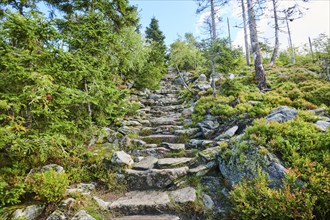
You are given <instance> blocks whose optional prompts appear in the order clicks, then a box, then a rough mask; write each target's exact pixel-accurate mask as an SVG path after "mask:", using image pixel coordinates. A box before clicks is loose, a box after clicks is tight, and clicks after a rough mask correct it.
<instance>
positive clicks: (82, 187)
mask: <svg viewBox="0 0 330 220" xmlns="http://www.w3.org/2000/svg"><path fill="white" fill-rule="evenodd" d="M95 186H96V183H79V184H78V185H77V189H78V190H79V191H81V192H85V193H88V192H91V191H94V190H95Z"/></svg>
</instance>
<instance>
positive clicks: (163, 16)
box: [130, 0, 198, 45]
mask: <svg viewBox="0 0 330 220" xmlns="http://www.w3.org/2000/svg"><path fill="white" fill-rule="evenodd" d="M130 3H131V4H133V5H137V6H138V8H139V11H140V18H141V24H142V31H143V32H144V31H145V28H146V26H149V24H150V20H151V18H152V17H153V16H155V17H156V19H157V20H158V21H159V27H160V29H161V31H162V32H163V33H164V34H165V37H166V39H165V41H166V44H167V45H169V44H171V43H173V42H174V41H175V39H177V38H178V34H180V35H182V36H183V35H184V34H185V33H187V32H191V33H195V28H196V25H195V24H196V22H197V19H198V16H197V15H196V14H195V12H196V9H197V4H196V2H194V1H192V0H191V1H190V0H180V1H178V0H134V1H133V0H131V1H130Z"/></svg>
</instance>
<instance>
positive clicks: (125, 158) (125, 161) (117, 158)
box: [111, 151, 134, 166]
mask: <svg viewBox="0 0 330 220" xmlns="http://www.w3.org/2000/svg"><path fill="white" fill-rule="evenodd" d="M111 162H112V163H115V164H120V165H128V166H131V165H132V164H133V163H134V161H133V159H132V157H131V156H130V155H129V154H127V153H125V152H124V151H117V152H115V153H114V154H113V156H112V159H111Z"/></svg>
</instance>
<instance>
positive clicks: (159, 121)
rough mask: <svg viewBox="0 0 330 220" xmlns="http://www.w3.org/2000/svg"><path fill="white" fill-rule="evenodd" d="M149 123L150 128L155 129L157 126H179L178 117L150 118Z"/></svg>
mask: <svg viewBox="0 0 330 220" xmlns="http://www.w3.org/2000/svg"><path fill="white" fill-rule="evenodd" d="M150 123H151V125H152V126H154V127H156V126H159V125H179V124H180V115H178V114H176V115H172V116H171V115H169V116H163V117H157V118H151V119H150Z"/></svg>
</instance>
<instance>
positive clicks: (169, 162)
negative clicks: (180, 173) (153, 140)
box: [157, 157, 194, 169]
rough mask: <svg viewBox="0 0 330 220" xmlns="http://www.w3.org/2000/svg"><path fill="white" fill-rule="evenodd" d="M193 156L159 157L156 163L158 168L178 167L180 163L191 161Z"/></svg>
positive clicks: (184, 163) (185, 163)
mask: <svg viewBox="0 0 330 220" xmlns="http://www.w3.org/2000/svg"><path fill="white" fill-rule="evenodd" d="M193 159H194V158H187V157H179V158H161V159H159V160H158V162H157V164H158V166H159V168H161V169H163V168H171V167H178V166H182V165H187V164H189V163H191V161H192V160H193Z"/></svg>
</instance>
